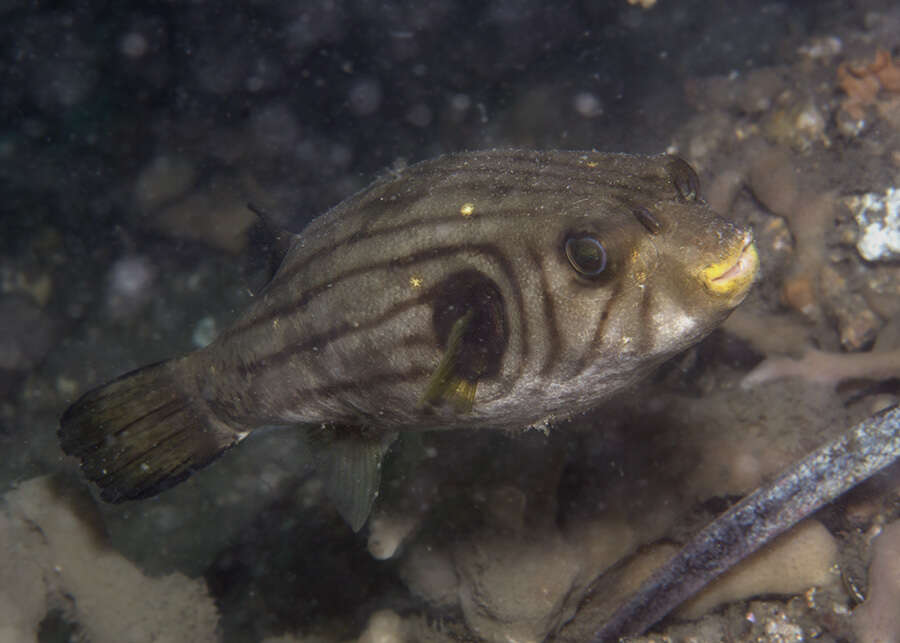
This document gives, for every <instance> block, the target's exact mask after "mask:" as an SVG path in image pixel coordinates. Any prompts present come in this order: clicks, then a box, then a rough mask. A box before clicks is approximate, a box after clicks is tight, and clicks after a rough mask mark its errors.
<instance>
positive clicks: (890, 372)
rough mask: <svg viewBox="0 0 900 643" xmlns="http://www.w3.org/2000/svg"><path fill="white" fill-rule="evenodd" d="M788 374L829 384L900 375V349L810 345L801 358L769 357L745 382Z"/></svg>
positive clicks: (744, 384)
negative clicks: (835, 350)
mask: <svg viewBox="0 0 900 643" xmlns="http://www.w3.org/2000/svg"><path fill="white" fill-rule="evenodd" d="M785 377H802V378H804V379H806V380H807V381H809V382H815V383H818V384H823V385H829V386H834V385H836V384H838V383H840V382H842V381H844V380H849V379H872V380H883V379H888V378H891V377H900V350H893V351H883V352H874V351H873V352H867V353H830V352H826V351H820V350H816V349H814V348H809V349H807V351H806V352H805V353H804V354H803V357H801V358H800V359H795V358H793V357H769V358H766V359H765V360H763V361H762V362H761V363H760V364H759V365H758V366H757V367H756V368H754V369H753V370H752V371H750V372H749V373H747V375H745V376H744V379H743V380H741V386H742V387H743V388H752V387H754V386H758V385H760V384H763V383H764V382H768V381H770V380H777V379H781V378H785Z"/></svg>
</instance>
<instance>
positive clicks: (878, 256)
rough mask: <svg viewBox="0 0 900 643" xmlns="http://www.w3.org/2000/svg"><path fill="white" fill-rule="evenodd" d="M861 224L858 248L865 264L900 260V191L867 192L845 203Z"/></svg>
mask: <svg viewBox="0 0 900 643" xmlns="http://www.w3.org/2000/svg"><path fill="white" fill-rule="evenodd" d="M844 202H845V203H846V204H847V207H848V208H850V211H851V212H852V213H853V217H854V218H855V219H856V223H857V225H859V238H858V240H857V242H856V249H857V250H858V251H859V254H860V256H861V257H862V258H863V259H865V260H866V261H894V260H896V259H900V189H897V188H893V187H891V188H888V189H887V190H885V192H884V196H882V195H880V194H878V193H875V192H868V193H866V194H863V195H861V196H851V197H848V198H847V199H845V200H844Z"/></svg>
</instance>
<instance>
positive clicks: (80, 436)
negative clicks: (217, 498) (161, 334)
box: [59, 360, 246, 502]
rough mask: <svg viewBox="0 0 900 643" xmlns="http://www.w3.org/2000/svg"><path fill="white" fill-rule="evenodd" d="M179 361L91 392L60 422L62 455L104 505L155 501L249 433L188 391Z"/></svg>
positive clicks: (116, 381) (158, 366)
mask: <svg viewBox="0 0 900 643" xmlns="http://www.w3.org/2000/svg"><path fill="white" fill-rule="evenodd" d="M178 366H179V362H178V361H176V360H172V361H167V362H159V363H158V364H152V365H150V366H146V367H144V368H140V369H138V370H136V371H132V372H131V373H126V374H125V375H122V376H121V377H119V378H118V379H116V380H114V381H112V382H110V383H109V384H107V385H105V386H101V387H99V388H96V389H94V390H92V391H89V392H88V393H86V394H85V395H83V396H82V397H81V399H79V400H78V401H77V402H75V403H74V404H73V405H72V406H70V407H69V409H68V410H67V411H66V412H65V413H64V414H63V416H62V418H61V419H60V428H59V440H60V444H61V445H62V449H63V451H65V452H66V453H68V454H69V455H74V456H77V457H79V458H80V459H81V468H82V470H83V471H84V474H85V476H86V477H87V478H88V479H89V480H91V481H93V482H95V483H97V485H99V486H100V488H101V489H102V493H101V497H102V498H103V499H104V500H106V501H107V502H122V501H123V500H136V499H139V498H147V497H149V496H154V495H156V494H158V493H160V492H161V491H164V490H165V489H168V488H169V487H172V486H173V485H176V484H178V483H179V482H181V481H183V480H184V479H185V478H187V477H188V476H190V475H191V473H193V472H194V471H195V470H197V469H200V468H202V467H205V466H206V465H208V464H209V463H210V462H212V461H213V460H215V459H216V458H217V457H218V456H219V455H221V454H222V452H223V451H225V450H226V449H228V448H229V447H230V446H232V445H234V444H235V443H237V442H238V441H239V440H240V439H241V438H243V437H244V436H245V435H246V433H241V432H239V431H236V430H234V429H232V428H231V427H229V426H228V425H226V424H225V423H223V422H221V421H220V420H219V419H218V418H216V417H214V416H213V415H212V413H211V412H210V411H209V410H208V408H207V407H206V404H205V403H204V402H203V401H200V400H196V399H194V398H193V397H192V396H191V395H189V394H187V393H186V392H185V391H184V387H183V386H182V385H181V381H182V378H181V377H179V373H178V370H179V369H178Z"/></svg>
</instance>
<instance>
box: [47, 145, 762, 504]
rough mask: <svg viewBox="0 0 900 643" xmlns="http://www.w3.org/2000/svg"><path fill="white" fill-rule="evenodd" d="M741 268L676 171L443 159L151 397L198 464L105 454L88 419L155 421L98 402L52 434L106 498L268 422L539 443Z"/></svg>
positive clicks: (680, 333) (742, 262) (140, 452)
mask: <svg viewBox="0 0 900 643" xmlns="http://www.w3.org/2000/svg"><path fill="white" fill-rule="evenodd" d="M756 267H757V260H756V254H755V250H754V249H753V246H752V243H751V238H750V235H749V233H747V232H745V231H744V230H741V229H738V228H737V227H735V226H734V225H732V224H730V223H728V222H727V221H724V220H723V219H721V218H720V217H718V216H717V215H715V214H714V213H713V212H711V211H710V210H709V208H708V207H707V206H706V204H705V203H704V202H703V201H702V199H701V198H700V196H699V185H698V181H697V178H696V174H695V173H694V172H693V170H692V169H690V167H689V166H688V165H687V164H686V163H684V161H681V160H680V159H678V158H676V157H671V156H657V157H638V156H631V155H624V154H603V153H596V152H557V151H546V152H535V151H520V150H498V151H485V152H473V153H465V154H456V155H450V156H445V157H442V158H439V159H436V160H433V161H428V162H424V163H421V164H418V165H415V166H412V167H410V168H407V169H406V170H404V171H402V172H400V173H398V174H394V175H391V176H388V177H386V178H384V179H381V180H379V181H376V183H375V184H373V185H372V186H371V187H369V188H368V189H366V190H364V191H362V192H360V193H359V194H357V195H355V196H353V197H351V198H349V199H347V200H346V201H344V202H343V203H341V204H339V205H338V206H336V207H335V208H333V209H332V210H331V211H329V212H328V213H326V214H325V215H323V216H322V217H320V218H318V219H316V220H314V221H313V222H312V223H311V224H310V225H309V226H308V227H307V229H306V230H304V231H303V233H302V234H300V235H296V236H295V238H294V240H293V244H292V246H291V248H290V250H289V251H288V254H287V255H286V257H285V259H284V261H283V263H282V264H281V266H280V268H279V270H278V271H277V273H276V274H275V276H274V278H273V279H272V281H271V282H270V284H269V285H268V286H267V288H266V289H265V291H264V292H263V293H262V294H261V295H260V296H259V297H258V298H257V299H256V300H255V301H254V303H253V304H252V305H251V307H250V309H249V310H248V311H247V312H246V313H245V314H244V315H243V316H242V317H241V318H240V319H238V320H237V321H236V322H235V324H234V325H233V326H231V327H230V328H229V329H228V330H226V331H225V332H223V333H222V335H221V336H220V337H219V338H218V339H217V340H216V341H215V342H214V343H213V344H211V345H210V346H209V347H207V348H206V349H203V350H201V351H198V352H196V353H193V354H191V355H189V356H187V357H184V358H180V359H178V360H174V361H172V362H169V363H167V365H166V366H165V378H163V377H162V375H159V376H156V377H155V378H154V380H153V381H152V382H150V383H151V384H152V385H153V386H156V387H157V388H160V387H162V388H165V387H170V388H171V390H172V393H171V397H173V398H174V399H179V400H183V403H184V405H185V407H190V408H191V409H192V411H191V412H192V413H193V414H195V415H196V416H199V417H201V418H204V419H203V421H202V422H200V425H201V426H200V428H198V429H196V431H195V432H196V433H203V434H204V435H205V436H206V437H207V439H208V441H209V442H211V443H213V444H214V447H209V445H206V444H204V446H203V448H202V449H200V451H202V453H199V454H198V453H191V447H190V443H191V439H190V438H189V437H184V436H182V435H181V433H182V432H183V431H185V430H187V429H184V428H181V425H178V427H179V428H177V430H176V431H175V432H174V434H171V433H172V432H171V431H169V432H167V433H165V434H163V433H159V432H157V434H155V436H154V440H157V443H150V442H148V441H146V440H144V439H142V438H133V439H132V437H133V436H132V437H129V439H119V438H117V439H116V440H113V441H112V446H110V445H109V444H108V443H109V432H108V431H104V430H100V429H99V428H98V426H97V424H98V422H97V420H96V419H95V418H96V414H97V413H98V409H99V412H100V414H101V415H104V417H105V418H106V419H107V422H106V424H107V425H109V424H111V420H109V416H110V411H109V408H108V406H109V405H114V406H116V407H117V408H120V415H121V416H122V417H121V419H119V420H117V422H124V421H131V422H139V423H140V422H143V423H144V424H146V425H150V424H151V422H150V421H149V420H146V419H145V418H146V416H147V414H148V413H155V412H157V410H156V409H147V408H145V409H143V410H140V409H134V408H133V406H134V404H133V401H132V402H128V403H127V404H126V402H124V401H122V402H114V401H112V400H110V401H108V403H106V404H104V403H103V402H101V401H99V400H100V399H101V398H100V397H99V395H100V393H98V392H96V391H95V392H92V393H88V394H87V395H86V396H85V398H83V399H82V401H79V402H78V403H76V404H75V405H73V407H72V408H71V409H70V410H69V411H68V412H67V414H66V415H65V416H64V417H63V420H62V428H61V431H60V435H61V439H62V442H63V447H64V449H66V451H67V452H70V453H74V454H76V455H79V456H80V457H82V459H83V460H84V462H85V463H86V471H87V469H91V472H94V473H97V471H101V473H98V474H97V475H94V476H91V475H89V477H91V479H94V480H96V481H97V482H98V483H99V484H100V485H101V487H105V488H106V489H107V490H109V489H112V491H110V492H109V493H107V496H108V497H110V499H114V500H115V499H121V498H122V497H142V496H144V495H149V494H150V493H153V492H155V491H157V490H158V489H159V488H160V487H161V486H165V485H167V484H168V483H169V481H170V479H172V478H174V477H178V476H181V475H182V474H184V475H188V474H189V473H190V471H191V470H193V468H196V465H197V463H203V464H205V463H206V462H208V461H209V460H211V459H212V458H213V457H215V454H217V453H218V452H220V451H221V450H223V449H224V448H227V447H228V446H230V445H231V444H233V443H234V442H236V441H237V440H239V439H240V438H242V437H243V436H244V435H246V434H247V433H248V432H249V431H251V430H253V429H254V428H256V427H259V426H263V425H267V424H309V425H320V424H325V425H328V426H332V427H337V428H336V429H335V431H336V432H338V433H340V432H341V431H345V432H346V431H351V432H352V431H357V430H358V431H363V432H364V433H366V434H367V435H387V434H390V433H392V432H395V431H398V430H420V429H422V430H424V429H441V428H456V427H472V428H476V427H477V428H480V427H496V428H516V427H525V426H529V425H532V424H539V423H543V422H545V421H546V420H547V419H548V418H561V417H566V416H569V415H571V414H573V413H578V412H581V411H584V410H586V409H589V408H590V407H592V406H594V405H596V404H597V403H598V402H599V401H600V400H602V399H604V398H606V397H608V396H609V395H610V394H612V393H614V392H615V391H617V390H619V389H621V388H622V387H624V386H626V385H628V384H629V383H631V382H633V381H635V380H636V379H637V378H639V377H641V376H642V375H644V374H645V373H646V372H647V371H648V370H649V369H651V368H653V367H654V366H656V365H657V364H658V363H659V362H660V361H662V360H664V359H666V358H667V357H670V356H671V355H673V354H674V353H676V352H678V351H680V350H683V349H684V348H685V347H687V346H689V345H691V344H692V343H694V342H696V341H698V340H699V339H701V338H702V337H703V336H704V335H706V334H707V333H708V332H709V331H711V330H712V329H713V328H715V326H716V325H718V324H719V323H720V322H721V321H722V320H723V319H724V318H725V316H727V314H728V313H729V312H730V311H731V310H732V309H733V308H734V306H736V305H737V304H738V303H739V302H740V301H741V300H742V299H743V297H744V296H745V294H746V292H747V290H748V288H749V286H750V284H751V283H752V280H753V277H754V275H755V272H756ZM160 372H161V371H160ZM139 373H140V372H139ZM145 377H147V376H146V375H145ZM161 379H165V385H164V386H163V384H161V383H160V381H161ZM124 381H126V382H127V381H128V379H127V378H126V380H124ZM140 384H141V382H139V381H136V382H133V384H132V385H135V386H136V385H140ZM144 384H147V382H145V383H144ZM115 386H116V385H114V388H113V389H112V390H113V391H116V390H117V389H116V388H115ZM118 386H120V387H124V386H125V384H121V381H120V384H119V385H118ZM99 391H103V389H99ZM107 397H108V396H107ZM129 399H131V398H129ZM142 413H143V415H142ZM176 424H177V423H176ZM341 427H345V428H341ZM354 427H355V428H354ZM118 430H119V431H120V432H121V431H122V429H121V427H119V429H118ZM146 430H150V429H149V428H147V429H146ZM125 432H126V433H128V434H129V436H131V431H130V430H127V431H125ZM151 432H152V431H151ZM113 434H114V435H117V436H118V435H121V433H115V429H113ZM170 434H171V435H170ZM161 437H165V439H166V440H169V439H175V438H177V439H179V440H182V441H183V443H184V444H183V446H182V447H180V448H179V449H174V450H175V451H179V450H181V451H184V453H183V456H184V458H183V462H177V461H176V460H177V458H175V456H173V460H172V462H171V463H170V470H169V471H168V472H167V473H166V474H165V476H163V477H162V478H160V477H159V476H154V475H146V476H143V477H142V476H132V477H137V478H141V480H140V481H139V482H135V481H134V480H132V479H131V477H129V476H128V475H125V474H117V475H118V477H116V478H115V479H114V480H113V479H112V478H110V479H105V478H104V475H106V476H109V475H111V474H109V473H108V472H109V471H115V470H116V469H117V467H118V463H120V462H122V461H123V459H126V458H131V462H136V461H137V460H138V459H140V458H142V457H144V458H146V459H147V460H148V461H150V469H151V470H152V469H154V468H155V467H154V465H153V462H152V460H153V458H151V457H148V456H150V455H152V453H153V452H154V450H155V449H159V448H161V447H159V445H158V440H159V439H160V438H161ZM210 438H211V439H210ZM101 440H105V441H106V442H104V443H103V444H101V443H100V441H101ZM99 461H102V463H103V464H104V465H108V466H106V467H105V468H104V467H101V466H99V465H96V464H95V465H91V464H90V463H91V462H94V463H96V462H99ZM92 466H93V468H92ZM126 468H129V467H127V466H126ZM130 468H131V469H134V468H135V467H134V466H131V467H130ZM94 470H96V471H94ZM104 470H105V471H107V473H106V474H103V473H102V471H104ZM173 472H175V473H173ZM151 473H152V471H151ZM89 474H90V472H89ZM179 479H180V478H179Z"/></svg>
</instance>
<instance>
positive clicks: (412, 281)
mask: <svg viewBox="0 0 900 643" xmlns="http://www.w3.org/2000/svg"><path fill="white" fill-rule="evenodd" d="M409 285H410V286H412V287H413V288H421V287H422V278H421V277H417V276H415V275H413V276H412V277H410V278H409Z"/></svg>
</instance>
